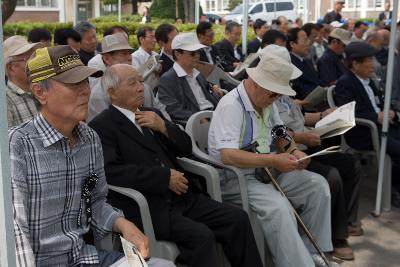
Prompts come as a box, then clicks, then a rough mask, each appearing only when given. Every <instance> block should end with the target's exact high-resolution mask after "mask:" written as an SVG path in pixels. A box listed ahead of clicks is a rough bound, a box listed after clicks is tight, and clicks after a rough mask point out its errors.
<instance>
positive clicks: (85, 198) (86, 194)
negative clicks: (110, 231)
mask: <svg viewBox="0 0 400 267" xmlns="http://www.w3.org/2000/svg"><path fill="white" fill-rule="evenodd" d="M98 180H99V176H97V174H96V173H94V172H93V173H91V174H90V175H89V176H88V177H86V178H85V181H84V183H83V184H82V192H81V194H82V196H81V204H80V207H79V214H78V227H81V226H82V211H83V203H85V205H86V217H87V225H88V224H90V222H91V221H92V205H91V202H92V192H93V189H94V188H95V187H96V183H97V181H98Z"/></svg>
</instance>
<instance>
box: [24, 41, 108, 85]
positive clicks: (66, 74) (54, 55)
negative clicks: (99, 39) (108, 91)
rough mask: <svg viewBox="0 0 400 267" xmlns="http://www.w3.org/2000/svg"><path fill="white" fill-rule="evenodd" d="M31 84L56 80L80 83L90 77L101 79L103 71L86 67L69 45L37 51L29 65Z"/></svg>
mask: <svg viewBox="0 0 400 267" xmlns="http://www.w3.org/2000/svg"><path fill="white" fill-rule="evenodd" d="M27 70H28V76H29V80H30V82H31V83H35V82H39V81H43V80H46V79H50V78H51V79H54V80H56V81H59V82H62V83H79V82H81V81H83V80H85V79H87V78H88V77H100V76H102V75H103V72H102V71H101V70H98V69H95V68H90V67H87V66H85V65H84V64H83V63H82V61H81V59H80V57H79V54H78V53H77V52H76V51H75V50H74V49H72V48H71V47H70V46H69V45H59V46H55V47H45V48H39V49H37V50H36V51H35V52H34V53H33V54H32V56H31V58H30V59H29V61H28V64H27Z"/></svg>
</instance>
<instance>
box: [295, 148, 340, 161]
mask: <svg viewBox="0 0 400 267" xmlns="http://www.w3.org/2000/svg"><path fill="white" fill-rule="evenodd" d="M340 151H341V149H340V146H331V147H328V148H326V149H324V150H321V151H318V152H316V153H314V154H311V155H308V156H305V157H303V158H300V159H298V160H297V162H301V161H304V160H307V159H310V158H313V157H317V156H322V155H326V154H330V153H336V152H340Z"/></svg>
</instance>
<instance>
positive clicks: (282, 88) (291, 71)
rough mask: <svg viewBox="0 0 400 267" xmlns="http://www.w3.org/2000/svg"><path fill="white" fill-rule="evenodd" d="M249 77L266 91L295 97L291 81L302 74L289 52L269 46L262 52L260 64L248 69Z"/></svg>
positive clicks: (275, 46)
mask: <svg viewBox="0 0 400 267" xmlns="http://www.w3.org/2000/svg"><path fill="white" fill-rule="evenodd" d="M246 71H247V74H248V75H249V77H250V78H251V79H252V80H253V81H254V82H255V83H257V84H258V85H259V86H261V87H262V88H264V89H267V90H269V91H271V92H274V93H278V94H281V95H289V96H294V95H296V92H295V91H294V90H293V89H292V88H291V87H290V85H289V82H290V80H293V79H296V78H298V77H300V76H301V74H302V72H301V70H299V69H298V68H297V67H296V66H295V65H293V64H292V62H291V59H290V54H289V51H288V50H287V49H286V48H285V47H282V46H278V45H268V46H267V47H265V48H263V49H262V51H260V62H259V63H258V65H257V67H255V68H247V69H246Z"/></svg>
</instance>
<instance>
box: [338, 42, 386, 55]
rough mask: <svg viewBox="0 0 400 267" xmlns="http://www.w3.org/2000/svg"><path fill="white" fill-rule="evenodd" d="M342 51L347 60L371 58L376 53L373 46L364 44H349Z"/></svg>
mask: <svg viewBox="0 0 400 267" xmlns="http://www.w3.org/2000/svg"><path fill="white" fill-rule="evenodd" d="M344 51H345V53H346V58H348V59H355V58H363V57H372V56H374V55H376V53H377V52H378V51H377V50H376V49H375V48H374V47H373V46H371V45H369V44H367V43H365V42H351V43H350V44H349V45H347V46H346V48H345V49H344Z"/></svg>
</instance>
